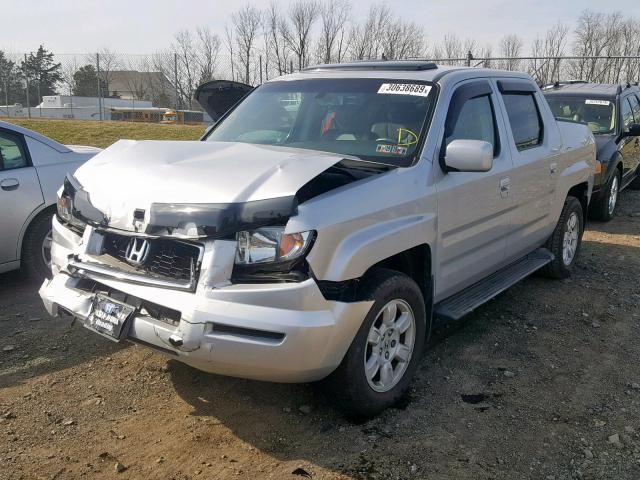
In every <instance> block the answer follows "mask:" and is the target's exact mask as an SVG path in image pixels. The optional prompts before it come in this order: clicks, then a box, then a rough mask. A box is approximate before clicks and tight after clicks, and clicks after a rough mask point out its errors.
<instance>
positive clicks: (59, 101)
mask: <svg viewBox="0 0 640 480" xmlns="http://www.w3.org/2000/svg"><path fill="white" fill-rule="evenodd" d="M100 104H101V105H102V119H103V120H111V110H110V109H111V108H112V107H127V108H149V107H151V102H150V101H147V100H132V99H131V100H123V99H120V98H102V99H98V97H75V96H73V95H45V96H44V97H42V102H41V103H40V105H37V106H35V107H31V117H34V118H37V117H43V118H75V119H80V120H100V110H101V108H100ZM0 114H1V113H0ZM10 116H12V117H27V116H28V112H27V108H21V110H20V111H17V110H16V111H11V112H10Z"/></svg>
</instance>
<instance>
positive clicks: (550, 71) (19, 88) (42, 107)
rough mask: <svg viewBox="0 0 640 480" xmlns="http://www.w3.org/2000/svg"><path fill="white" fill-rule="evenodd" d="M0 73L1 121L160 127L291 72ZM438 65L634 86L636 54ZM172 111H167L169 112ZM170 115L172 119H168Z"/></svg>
mask: <svg viewBox="0 0 640 480" xmlns="http://www.w3.org/2000/svg"><path fill="white" fill-rule="evenodd" d="M7 58H8V59H9V60H10V64H12V65H13V67H12V68H4V69H0V116H9V117H43V118H74V119H86V120H126V121H150V122H159V121H165V122H166V123H192V122H193V123H198V122H201V121H205V122H206V121H207V120H208V118H207V116H206V114H204V115H203V113H202V112H201V108H200V106H199V105H198V103H197V102H196V101H195V99H194V97H193V95H194V92H195V90H196V88H197V87H198V85H200V84H201V83H203V82H204V81H208V80H212V79H222V80H235V81H240V82H244V83H250V84H254V85H256V84H260V83H262V82H263V81H266V80H268V79H270V78H274V77H277V76H279V75H282V74H285V73H290V72H293V71H294V70H295V68H294V66H295V62H294V61H293V59H290V60H287V61H285V62H278V65H276V63H275V61H273V60H272V59H270V57H269V56H268V55H264V54H263V53H262V52H260V51H256V52H255V53H254V54H253V55H252V56H251V57H250V58H249V59H248V61H247V59H246V58H243V59H241V58H240V57H238V56H233V57H232V56H231V55H224V54H216V55H215V56H212V57H211V58H209V59H208V62H207V64H206V65H204V66H203V65H202V62H195V61H193V59H192V58H190V57H189V55H188V54H181V53H179V52H158V53H154V54H140V55H135V54H118V53H113V52H109V51H103V52H98V53H87V54H56V55H53V57H52V59H51V62H50V64H49V67H48V68H49V69H50V70H51V69H53V73H54V74H52V72H51V71H47V72H44V73H42V74H38V73H37V72H36V73H31V74H25V73H24V72H25V71H24V69H23V68H21V65H23V62H26V60H27V55H25V54H13V55H7ZM421 60H429V61H434V62H436V63H438V64H440V65H458V66H468V67H476V68H483V67H486V68H498V69H504V70H512V71H523V72H527V73H528V74H530V75H531V76H532V77H533V78H534V79H535V80H536V82H537V83H538V84H540V85H546V84H550V83H554V82H562V81H568V80H584V81H589V82H597V83H622V84H624V83H632V84H633V83H636V82H638V81H640V56H582V57H581V56H562V57H514V58H509V57H486V58H476V57H474V55H473V53H472V52H469V53H468V54H467V56H466V57H463V58H429V59H421ZM172 112H173V113H172ZM172 115H174V116H173V117H172Z"/></svg>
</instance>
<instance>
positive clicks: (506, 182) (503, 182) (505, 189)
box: [500, 177, 511, 198]
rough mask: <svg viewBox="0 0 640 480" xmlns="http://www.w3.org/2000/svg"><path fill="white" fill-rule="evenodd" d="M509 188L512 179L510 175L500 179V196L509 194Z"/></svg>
mask: <svg viewBox="0 0 640 480" xmlns="http://www.w3.org/2000/svg"><path fill="white" fill-rule="evenodd" d="M509 190H511V179H510V178H509V177H505V178H501V179H500V196H501V197H502V198H505V197H506V196H508V195H509Z"/></svg>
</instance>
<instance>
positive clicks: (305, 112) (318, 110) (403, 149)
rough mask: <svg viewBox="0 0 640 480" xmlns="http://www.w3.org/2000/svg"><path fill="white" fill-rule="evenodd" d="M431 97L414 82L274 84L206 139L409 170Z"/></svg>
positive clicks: (264, 87) (431, 92)
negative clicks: (349, 157) (336, 156)
mask: <svg viewBox="0 0 640 480" xmlns="http://www.w3.org/2000/svg"><path fill="white" fill-rule="evenodd" d="M434 98H435V88H433V84H430V83H427V82H418V81H414V80H411V81H409V80H406V81H402V80H382V79H362V78H358V79H309V80H294V81H279V82H272V83H267V84H264V85H262V86H260V87H258V88H257V89H256V90H255V91H254V92H252V93H251V94H250V95H249V96H248V97H247V98H246V99H245V100H244V101H242V103H240V104H239V105H238V106H237V107H236V108H235V109H234V110H233V111H232V112H231V113H230V114H229V115H228V116H227V117H226V118H224V119H223V120H222V121H221V122H220V124H219V125H216V127H215V129H214V130H213V131H212V132H211V134H210V135H209V136H208V137H207V139H206V140H207V141H211V142H245V143H257V144H263V145H280V146H287V147H296V148H306V149H311V150H320V151H325V152H333V153H340V154H343V155H353V156H356V157H359V158H362V159H365V160H371V161H375V162H381V163H388V164H392V165H398V166H408V165H410V164H411V163H412V161H413V157H414V155H415V154H416V153H417V149H418V147H419V145H420V144H421V140H422V136H423V135H425V133H426V128H425V122H426V120H427V117H428V113H429V112H430V111H431V108H432V106H433V103H434ZM423 130H424V132H423Z"/></svg>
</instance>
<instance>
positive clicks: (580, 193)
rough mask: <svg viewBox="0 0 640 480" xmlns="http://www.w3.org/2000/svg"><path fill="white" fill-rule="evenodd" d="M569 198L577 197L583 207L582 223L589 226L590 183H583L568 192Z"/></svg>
mask: <svg viewBox="0 0 640 480" xmlns="http://www.w3.org/2000/svg"><path fill="white" fill-rule="evenodd" d="M567 197H575V198H577V199H578V201H579V202H580V205H581V206H582V222H583V225H586V224H587V215H588V207H589V182H582V183H578V184H577V185H574V186H573V187H571V188H570V189H569V191H568V192H567Z"/></svg>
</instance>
